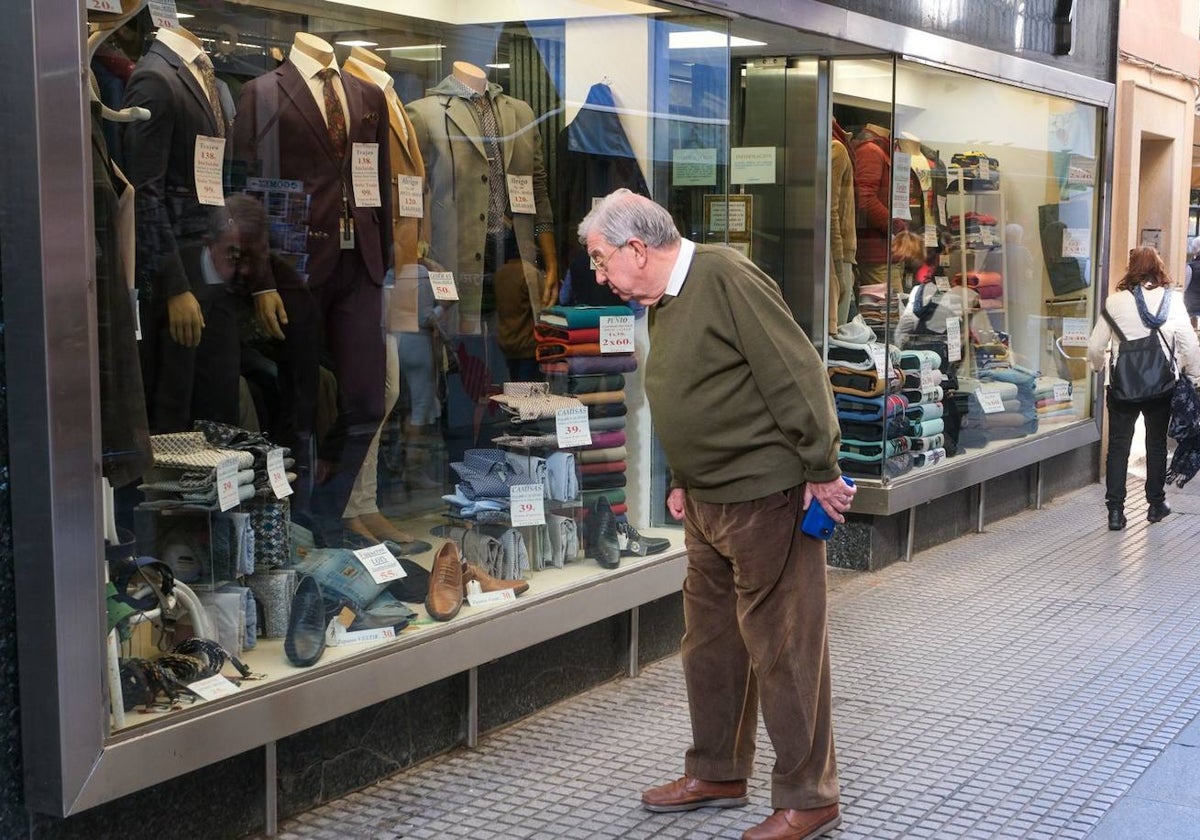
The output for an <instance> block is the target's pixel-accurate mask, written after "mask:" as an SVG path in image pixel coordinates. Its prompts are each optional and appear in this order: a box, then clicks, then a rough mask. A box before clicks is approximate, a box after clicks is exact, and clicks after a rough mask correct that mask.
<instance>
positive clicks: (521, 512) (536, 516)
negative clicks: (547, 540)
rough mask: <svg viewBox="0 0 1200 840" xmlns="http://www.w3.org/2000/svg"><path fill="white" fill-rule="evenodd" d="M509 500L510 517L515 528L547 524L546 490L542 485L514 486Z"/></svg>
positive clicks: (510, 491)
mask: <svg viewBox="0 0 1200 840" xmlns="http://www.w3.org/2000/svg"><path fill="white" fill-rule="evenodd" d="M508 498H509V502H508V504H509V508H508V515H509V517H510V518H511V519H512V524H513V527H514V528H520V527H523V526H525V525H545V524H546V503H545V498H546V488H545V487H543V486H542V485H541V484H514V485H513V486H512V487H510V488H509V494H508Z"/></svg>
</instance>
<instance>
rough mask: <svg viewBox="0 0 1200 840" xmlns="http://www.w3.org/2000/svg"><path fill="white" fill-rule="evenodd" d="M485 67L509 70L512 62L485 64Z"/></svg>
mask: <svg viewBox="0 0 1200 840" xmlns="http://www.w3.org/2000/svg"><path fill="white" fill-rule="evenodd" d="M483 66H484V67H491V68H492V69H493V70H507V69H508V68H510V67H512V65H511V64H485V65H483Z"/></svg>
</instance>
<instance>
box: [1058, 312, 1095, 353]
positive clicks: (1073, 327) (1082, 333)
mask: <svg viewBox="0 0 1200 840" xmlns="http://www.w3.org/2000/svg"><path fill="white" fill-rule="evenodd" d="M1062 329H1063V333H1062V343H1063V347H1087V346H1088V340H1089V339H1090V338H1091V330H1089V329H1088V319H1087V318H1063V319H1062Z"/></svg>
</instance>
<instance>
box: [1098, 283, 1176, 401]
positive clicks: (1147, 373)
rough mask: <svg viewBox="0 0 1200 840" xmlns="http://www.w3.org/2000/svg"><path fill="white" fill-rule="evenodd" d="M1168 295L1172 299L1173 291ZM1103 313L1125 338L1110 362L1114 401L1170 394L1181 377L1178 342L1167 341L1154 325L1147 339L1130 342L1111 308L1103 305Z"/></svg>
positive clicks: (1119, 335)
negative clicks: (1176, 358)
mask: <svg viewBox="0 0 1200 840" xmlns="http://www.w3.org/2000/svg"><path fill="white" fill-rule="evenodd" d="M1166 294H1167V299H1169V297H1170V294H1171V293H1170V292H1167V293H1166ZM1169 305H1170V304H1169V303H1168V304H1167V306H1169ZM1160 312H1161V309H1160ZM1100 314H1101V315H1103V316H1104V320H1106V321H1108V325H1109V327H1111V328H1112V331H1113V332H1114V333H1115V334H1116V336H1117V338H1119V339H1120V340H1121V345H1120V347H1119V348H1118V350H1117V353H1116V358H1115V359H1112V360H1110V361H1109V365H1108V392H1109V395H1110V396H1111V397H1112V398H1113V399H1114V400H1118V401H1120V402H1129V403H1141V402H1150V401H1151V400H1158V399H1165V398H1167V397H1170V396H1171V394H1172V393H1173V392H1174V390H1175V380H1176V379H1177V378H1178V376H1179V373H1178V371H1177V369H1176V367H1175V347H1174V344H1170V345H1168V344H1167V341H1166V339H1165V338H1163V335H1162V332H1160V331H1159V328H1158V327H1151V328H1150V335H1148V336H1146V337H1145V338H1135V339H1133V340H1132V341H1130V340H1129V339H1127V338H1126V337H1125V334H1124V333H1123V332H1121V328H1120V327H1118V326H1117V322H1116V321H1115V320H1113V317H1112V316H1111V315H1109V314H1108V308H1107V307H1104V308H1101V310H1100ZM1163 346H1165V347H1166V348H1167V350H1169V351H1170V357H1168V356H1167V355H1166V354H1165V353H1163V351H1162V347H1163Z"/></svg>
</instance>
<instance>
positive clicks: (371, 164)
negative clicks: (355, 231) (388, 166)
mask: <svg viewBox="0 0 1200 840" xmlns="http://www.w3.org/2000/svg"><path fill="white" fill-rule="evenodd" d="M350 160H351V165H350V181H351V183H352V184H353V185H354V206H355V207H382V206H383V202H382V201H381V200H380V196H379V144H378V143H354V144H352V145H351V147H350Z"/></svg>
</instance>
